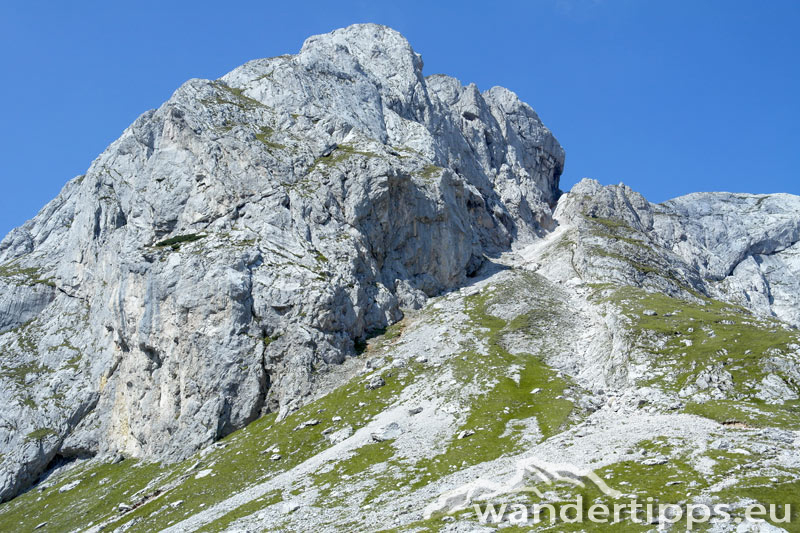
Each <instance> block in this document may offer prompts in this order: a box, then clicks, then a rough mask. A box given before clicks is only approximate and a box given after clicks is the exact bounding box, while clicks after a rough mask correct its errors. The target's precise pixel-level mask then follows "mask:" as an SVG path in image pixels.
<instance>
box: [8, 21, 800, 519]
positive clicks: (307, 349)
mask: <svg viewBox="0 0 800 533" xmlns="http://www.w3.org/2000/svg"><path fill="white" fill-rule="evenodd" d="M422 69H423V63H422V59H421V57H420V56H419V55H418V54H417V53H415V52H414V50H413V49H412V48H411V46H410V45H409V43H408V42H407V41H406V40H405V39H404V38H403V37H402V36H401V35H400V34H399V33H397V32H396V31H394V30H391V29H389V28H386V27H383V26H378V25H374V24H360V25H355V26H350V27H348V28H344V29H340V30H336V31H334V32H332V33H330V34H326V35H320V36H314V37H311V38H309V39H308V40H306V42H305V43H304V45H303V47H302V49H301V50H300V52H299V54H297V55H294V56H280V57H275V58H270V59H262V60H255V61H251V62H249V63H247V64H245V65H243V66H241V67H239V68H237V69H235V70H234V71H232V72H230V73H229V74H227V75H225V76H223V77H222V78H220V79H219V80H215V81H209V80H190V81H189V82H187V83H185V84H184V85H183V86H181V87H180V88H179V89H178V90H177V91H176V92H175V94H174V95H173V96H172V97H171V98H170V99H169V100H168V101H167V102H166V103H164V104H163V105H162V106H161V107H160V108H159V109H158V110H155V111H148V112H146V113H144V114H143V115H142V116H141V117H139V118H138V119H137V120H136V121H135V122H134V123H133V124H132V125H131V126H130V127H129V128H128V129H127V130H125V132H124V133H123V134H122V136H121V137H120V138H119V139H118V140H117V141H115V142H114V143H112V144H111V146H109V147H108V149H107V150H106V151H105V152H104V153H103V154H102V155H100V157H98V158H97V159H96V160H95V161H94V162H93V163H92V165H91V167H90V168H89V170H88V171H87V173H86V174H85V175H83V176H79V177H77V178H75V179H73V180H72V181H70V182H69V183H68V184H67V185H66V186H65V188H64V189H63V191H62V192H61V194H59V196H58V197H57V198H56V199H55V200H53V201H52V202H51V203H50V204H48V205H47V206H46V207H45V208H44V209H43V210H42V211H41V212H40V213H39V214H38V215H37V216H36V217H35V218H34V219H33V220H31V221H29V222H27V223H26V224H25V225H23V226H22V227H20V228H18V229H15V230H14V231H12V232H11V233H10V234H9V235H8V236H7V237H6V238H5V239H4V240H3V241H2V242H0V364H1V365H2V367H0V381H1V382H2V387H1V388H0V402H1V405H3V410H2V422H1V423H0V460H1V461H2V462H1V463H0V499H2V500H5V501H6V503H3V504H2V505H0V526H2V527H1V529H14V530H19V531H27V530H33V529H34V528H37V527H38V530H44V531H75V530H81V531H82V530H90V531H100V530H107V531H157V530H159V531H160V530H168V531H195V530H203V531H222V530H231V531H262V530H269V531H343V530H347V531H379V530H394V531H426V530H432V531H482V530H484V529H485V530H494V528H493V527H490V526H484V525H480V524H478V522H477V521H476V520H477V517H476V516H475V515H474V513H473V514H470V513H469V512H466V511H462V510H461V508H469V505H470V504H471V502H472V501H473V500H474V501H479V500H481V491H479V490H477V489H475V485H474V484H475V483H476V480H478V481H479V482H480V483H488V484H490V485H491V484H492V483H494V484H495V485H491V486H496V484H497V483H499V482H500V481H501V480H505V479H514V475H515V473H518V471H519V469H520V466H519V465H520V464H521V463H524V461H525V460H530V459H531V458H533V459H536V460H537V461H538V460H541V461H544V463H538V462H537V463H536V464H537V465H541V464H545V465H554V464H566V463H569V464H572V465H575V466H576V467H577V468H579V469H591V470H594V471H595V472H597V473H598V475H600V474H602V475H601V476H600V477H601V478H603V479H605V480H607V482H608V483H609V485H611V486H615V487H616V488H618V489H620V490H622V491H625V492H626V494H627V493H630V494H638V495H639V496H643V497H646V496H648V495H652V496H653V497H655V498H656V499H657V500H658V501H665V502H667V501H668V502H669V503H681V504H684V505H685V504H686V503H687V502H688V503H692V502H719V501H725V502H727V501H728V500H730V503H731V505H733V507H734V509H735V510H736V512H737V513H740V512H741V507H742V506H743V505H744V503H745V502H747V501H749V500H748V498H749V499H755V500H758V501H762V503H773V502H774V501H778V500H781V498H789V499H790V500H791V498H795V500H796V496H797V494H798V492H797V486H798V479H800V455H799V454H798V453H797V451H798V447H800V439H799V438H798V435H800V433H798V432H797V431H798V430H800V417H799V415H800V400H798V391H800V366H798V359H800V341H799V340H798V332H797V330H796V327H797V326H798V325H800V305H798V301H797V298H798V297H797V295H798V294H800V292H799V291H798V289H800V275H798V273H800V245H798V244H797V242H798V241H799V240H800V198H798V197H795V196H791V195H783V194H777V195H747V194H730V193H697V194H692V195H689V196H685V197H682V198H677V199H675V200H671V201H669V202H666V203H664V204H651V203H649V202H648V201H647V200H646V199H645V198H644V197H642V196H641V195H640V194H638V193H636V192H634V191H633V190H631V189H630V188H628V187H626V186H624V185H619V186H607V187H603V186H601V185H600V184H598V183H597V182H595V181H592V180H584V181H582V182H580V183H579V184H577V185H576V186H575V187H574V188H573V189H572V190H571V191H570V192H569V193H562V192H561V191H560V190H559V176H560V174H561V172H562V169H563V168H564V151H563V149H562V148H561V146H560V145H559V143H558V141H557V140H556V139H555V137H554V136H553V135H552V133H551V132H550V131H549V130H548V129H547V128H546V127H545V126H544V125H543V124H542V122H541V121H540V120H539V118H538V116H537V114H536V113H535V111H534V110H533V109H532V108H531V107H530V106H528V105H527V104H525V103H523V102H521V101H520V100H519V98H518V97H517V96H516V95H515V94H514V93H512V92H511V91H509V90H507V89H504V88H500V87H495V88H492V89H490V90H488V91H485V92H480V91H479V90H478V89H477V88H476V87H475V86H474V85H468V86H463V85H462V84H461V83H460V82H459V81H458V80H456V79H454V78H451V77H448V76H443V75H433V76H423V73H422ZM525 464H527V463H525ZM525 468H528V467H525ZM525 468H523V469H522V470H525ZM480 483H478V485H480ZM471 484H472V485H471ZM480 486H481V487H484V485H480ZM485 486H489V485H485ZM515 487H516V485H515ZM481 490H483V495H484V496H485V495H486V494H485V493H486V490H485V488H484V489H481ZM503 490H505V489H503ZM587 490H588V489H587ZM615 490H616V489H615ZM490 492H491V491H490ZM507 492H513V491H511V489H509V491H507ZM495 493H496V494H494V496H495V497H496V496H497V495H498V494H501V493H504V492H503V491H502V490H501V491H495ZM591 494H593V495H594V496H596V497H602V496H603V495H602V494H601V495H597V494H594V493H591ZM603 494H605V496H608V494H606V493H605V492H604V493H603ZM614 494H621V492H619V493H617V492H614ZM484 499H485V498H484ZM673 500H674V501H673ZM504 525H508V521H506V523H505V524H504ZM728 525H730V524H728ZM728 525H725V524H722V525H720V524H718V525H717V526H719V527H720V528H722V529H718V530H720V531H728V530H734V529H726V527H728ZM562 526H563V524H562ZM717 526H714V527H717ZM730 526H731V528H732V527H733V526H732V525H730ZM609 527H611V528H613V527H615V526H609ZM648 527H650V528H652V527H651V526H649V525H648ZM763 527H768V526H763ZM769 527H777V526H769ZM392 528H395V529H392ZM646 529H647V528H645V529H642V530H646ZM632 530H639V529H635V528H634V529H632ZM764 530H765V531H766V529H764ZM779 530H780V529H779Z"/></svg>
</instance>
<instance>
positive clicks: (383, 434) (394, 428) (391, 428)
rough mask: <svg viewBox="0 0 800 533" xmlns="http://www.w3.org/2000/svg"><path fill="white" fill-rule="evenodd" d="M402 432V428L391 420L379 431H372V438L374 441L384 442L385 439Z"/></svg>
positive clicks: (397, 435)
mask: <svg viewBox="0 0 800 533" xmlns="http://www.w3.org/2000/svg"><path fill="white" fill-rule="evenodd" d="M402 434H403V429H402V428H401V427H400V425H399V424H398V423H397V422H392V423H390V424H389V425H387V426H385V427H383V428H381V429H380V430H379V431H377V432H375V433H372V434H371V437H372V440H374V441H375V442H384V441H387V440H392V439H396V438H397V437H399V436H400V435H402Z"/></svg>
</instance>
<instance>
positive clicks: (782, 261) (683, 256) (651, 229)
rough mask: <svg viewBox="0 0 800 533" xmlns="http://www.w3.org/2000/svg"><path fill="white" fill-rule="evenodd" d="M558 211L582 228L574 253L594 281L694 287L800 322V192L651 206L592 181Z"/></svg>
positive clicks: (623, 189) (707, 196)
mask: <svg viewBox="0 0 800 533" xmlns="http://www.w3.org/2000/svg"><path fill="white" fill-rule="evenodd" d="M555 217H556V218H558V219H559V220H561V221H562V223H564V224H566V225H569V226H574V227H576V228H579V231H578V233H579V236H578V237H577V242H578V244H580V246H578V247H577V249H576V250H574V251H573V252H571V253H573V254H574V255H575V257H576V261H575V264H576V265H577V266H578V268H579V270H580V271H581V272H583V273H584V275H585V276H586V277H587V278H592V277H594V278H596V279H598V280H610V281H617V282H619V283H623V284H633V285H640V286H646V287H649V288H651V289H653V290H656V291H658V292H664V293H667V294H678V293H684V294H687V293H686V289H689V290H694V291H698V292H700V293H702V294H704V295H707V296H713V297H715V298H719V299H722V300H726V301H730V302H732V303H736V304H739V305H741V306H743V307H746V308H749V309H751V310H753V311H755V312H757V313H759V314H761V315H772V316H775V317H778V318H780V319H781V320H784V321H786V322H789V323H791V324H794V325H800V305H798V304H800V300H798V296H797V295H798V294H800V292H798V289H800V286H798V283H800V276H798V274H800V247H798V246H799V245H798V241H800V197H797V196H793V195H789V194H772V195H755V194H733V193H725V192H717V193H694V194H690V195H687V196H682V197H680V198H676V199H674V200H670V201H668V202H665V203H663V204H651V203H650V202H648V201H647V200H646V199H645V198H644V197H643V196H642V195H641V194H639V193H637V192H635V191H633V190H632V189H630V188H629V187H627V186H625V185H610V186H602V185H600V184H599V183H598V182H596V181H594V180H588V179H586V180H583V181H581V182H580V183H578V184H577V185H575V187H574V188H573V189H572V190H571V191H570V193H569V194H567V195H565V196H564V197H563V199H562V200H561V201H560V202H559V205H558V208H557V209H556V213H555ZM609 266H612V267H613V268H609ZM687 295H688V294H687Z"/></svg>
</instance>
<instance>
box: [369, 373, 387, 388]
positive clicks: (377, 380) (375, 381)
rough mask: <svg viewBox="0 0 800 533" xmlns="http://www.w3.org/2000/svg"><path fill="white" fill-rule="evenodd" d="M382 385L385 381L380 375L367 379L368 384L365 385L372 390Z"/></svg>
mask: <svg viewBox="0 0 800 533" xmlns="http://www.w3.org/2000/svg"><path fill="white" fill-rule="evenodd" d="M384 385H386V381H384V379H383V378H382V377H381V376H375V377H374V378H372V379H370V380H369V384H368V385H367V387H368V388H369V389H370V390H374V389H379V388H381V387H383V386H384Z"/></svg>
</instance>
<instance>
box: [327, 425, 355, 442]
mask: <svg viewBox="0 0 800 533" xmlns="http://www.w3.org/2000/svg"><path fill="white" fill-rule="evenodd" d="M352 435H353V426H345V427H343V428H342V429H340V430H338V431H334V432H333V433H331V434H330V435H328V442H330V443H331V444H339V443H340V442H343V441H345V440H347V439H349V438H350V437H351V436H352Z"/></svg>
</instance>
